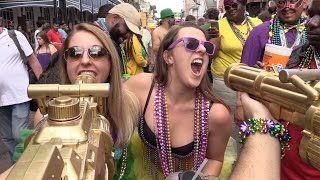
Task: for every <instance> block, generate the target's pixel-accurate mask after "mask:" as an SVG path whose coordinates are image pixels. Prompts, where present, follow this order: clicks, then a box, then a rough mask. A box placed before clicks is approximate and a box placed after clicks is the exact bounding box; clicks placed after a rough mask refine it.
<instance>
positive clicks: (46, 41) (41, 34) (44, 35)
mask: <svg viewBox="0 0 320 180" xmlns="http://www.w3.org/2000/svg"><path fill="white" fill-rule="evenodd" d="M36 36H39V37H40V38H41V39H42V40H43V41H44V45H45V46H46V48H47V49H49V44H51V42H50V41H49V38H48V35H47V32H46V31H40V32H38V33H37V34H36ZM40 48H41V45H39V47H38V49H37V50H39V49H40Z"/></svg>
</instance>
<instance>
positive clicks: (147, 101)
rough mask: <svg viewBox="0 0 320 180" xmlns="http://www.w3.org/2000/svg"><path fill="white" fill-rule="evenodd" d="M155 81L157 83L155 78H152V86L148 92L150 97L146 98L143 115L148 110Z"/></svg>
mask: <svg viewBox="0 0 320 180" xmlns="http://www.w3.org/2000/svg"><path fill="white" fill-rule="evenodd" d="M154 83H155V82H154V80H152V83H151V87H150V90H149V93H148V97H147V100H146V104H145V105H144V108H143V113H142V115H143V116H144V114H145V113H146V111H147V107H148V104H149V100H150V97H151V94H152V90H153V87H154Z"/></svg>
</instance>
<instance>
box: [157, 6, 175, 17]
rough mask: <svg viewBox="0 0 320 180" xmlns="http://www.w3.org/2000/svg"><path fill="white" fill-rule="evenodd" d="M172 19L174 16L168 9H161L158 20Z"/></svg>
mask: <svg viewBox="0 0 320 180" xmlns="http://www.w3.org/2000/svg"><path fill="white" fill-rule="evenodd" d="M167 17H174V14H173V12H172V10H171V9H170V8H166V9H162V10H161V12H160V19H163V18H167Z"/></svg>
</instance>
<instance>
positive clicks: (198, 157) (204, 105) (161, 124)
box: [154, 84, 209, 177]
mask: <svg viewBox="0 0 320 180" xmlns="http://www.w3.org/2000/svg"><path fill="white" fill-rule="evenodd" d="M208 113H209V102H208V100H206V99H205V97H204V96H203V94H202V93H201V92H200V90H196V98H195V108H194V132H193V133H194V149H193V155H194V166H193V168H194V169H195V170H196V169H198V168H199V166H200V164H201V163H202V161H203V160H204V158H205V153H206V148H207V139H208ZM154 119H155V120H156V128H157V130H156V135H157V141H158V143H157V151H158V152H159V158H160V162H161V167H162V170H163V173H164V176H165V177H167V176H168V175H170V174H171V173H173V172H174V170H175V168H174V166H175V164H174V158H173V153H172V150H171V137H170V124H169V115H168V107H167V101H166V95H165V86H164V85H162V84H157V85H156V94H155V103H154Z"/></svg>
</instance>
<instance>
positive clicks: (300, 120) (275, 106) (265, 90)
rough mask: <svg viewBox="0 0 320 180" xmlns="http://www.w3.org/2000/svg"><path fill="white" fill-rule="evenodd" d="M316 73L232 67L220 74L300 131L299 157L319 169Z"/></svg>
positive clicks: (319, 117) (318, 85) (319, 86)
mask: <svg viewBox="0 0 320 180" xmlns="http://www.w3.org/2000/svg"><path fill="white" fill-rule="evenodd" d="M319 80H320V71H319V70H315V69H314V70H307V69H290V70H283V71H281V72H280V73H279V74H278V75H277V74H274V73H271V72H267V71H264V70H262V69H256V68H252V67H248V66H246V65H244V64H232V65H231V66H229V67H228V69H227V70H226V72H225V74H224V81H225V84H226V85H227V86H228V87H229V88H231V89H233V90H235V91H242V92H247V93H248V94H250V96H251V97H253V98H254V99H256V100H258V101H260V102H262V103H263V104H264V105H266V107H267V108H268V109H269V111H270V112H271V114H272V115H273V117H275V118H276V119H278V120H279V119H282V120H286V121H288V122H290V123H294V124H296V125H298V126H300V127H302V128H303V129H304V130H303V132H302V133H303V138H302V140H301V143H300V147H299V154H300V156H301V158H302V159H303V160H304V161H305V162H307V163H309V164H310V165H312V166H314V167H315V168H317V169H320V100H319V92H320V83H319Z"/></svg>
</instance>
